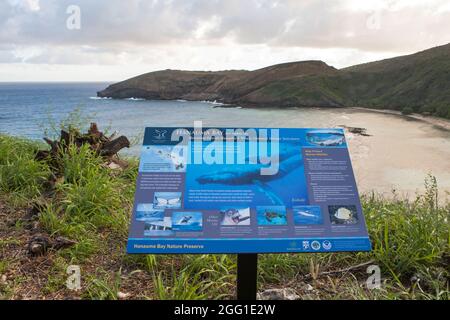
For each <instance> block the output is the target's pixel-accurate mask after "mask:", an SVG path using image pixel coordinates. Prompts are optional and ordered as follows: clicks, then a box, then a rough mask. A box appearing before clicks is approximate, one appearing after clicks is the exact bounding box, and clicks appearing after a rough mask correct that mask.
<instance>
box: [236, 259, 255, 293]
mask: <svg viewBox="0 0 450 320" xmlns="http://www.w3.org/2000/svg"><path fill="white" fill-rule="evenodd" d="M257 275H258V254H256V253H243V254H238V256H237V299H238V300H256V291H257Z"/></svg>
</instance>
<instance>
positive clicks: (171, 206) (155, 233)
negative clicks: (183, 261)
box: [127, 127, 371, 254]
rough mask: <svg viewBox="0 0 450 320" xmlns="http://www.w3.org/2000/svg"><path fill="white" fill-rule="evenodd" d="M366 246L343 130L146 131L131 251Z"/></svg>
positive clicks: (357, 248)
mask: <svg viewBox="0 0 450 320" xmlns="http://www.w3.org/2000/svg"><path fill="white" fill-rule="evenodd" d="M370 248H371V245H370V241H369V237H368V235H367V229H366V225H365V221H364V216H363V213H362V208H361V204H360V201H359V196H358V191H357V188H356V183H355V178H354V175H353V170H352V167H351V163H350V157H349V153H348V149H347V144H346V140H345V136H344V131H343V130H342V129H337V128H333V129H307V128H301V129H293V128H277V129H268V128H259V129H253V128H242V129H232V128H201V127H195V128H146V130H145V135H144V143H143V146H142V151H141V160H140V165H139V175H138V179H137V186H136V195H135V203H134V208H133V215H132V221H131V226H130V232H129V239H128V245H127V252H128V253H152V254H154V253H163V254H164V253H166V254H169V253H271V252H273V253H275V252H336V251H368V250H370Z"/></svg>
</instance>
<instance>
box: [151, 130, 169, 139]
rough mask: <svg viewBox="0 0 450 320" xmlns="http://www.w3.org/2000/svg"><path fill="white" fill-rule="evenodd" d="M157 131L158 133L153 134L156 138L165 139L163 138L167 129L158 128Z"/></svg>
mask: <svg viewBox="0 0 450 320" xmlns="http://www.w3.org/2000/svg"><path fill="white" fill-rule="evenodd" d="M155 133H156V134H155V135H154V136H153V138H155V139H157V140H163V139H165V138H166V133H167V130H158V129H155Z"/></svg>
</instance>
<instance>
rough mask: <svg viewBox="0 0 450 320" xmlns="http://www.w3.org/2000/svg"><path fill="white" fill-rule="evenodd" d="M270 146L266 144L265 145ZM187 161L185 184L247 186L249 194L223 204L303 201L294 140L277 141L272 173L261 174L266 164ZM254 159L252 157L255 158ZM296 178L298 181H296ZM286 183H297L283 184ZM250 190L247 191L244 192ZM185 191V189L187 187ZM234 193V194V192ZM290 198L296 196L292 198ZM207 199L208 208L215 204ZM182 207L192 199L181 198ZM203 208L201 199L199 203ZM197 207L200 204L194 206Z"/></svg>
mask: <svg viewBox="0 0 450 320" xmlns="http://www.w3.org/2000/svg"><path fill="white" fill-rule="evenodd" d="M268 150H270V147H269V148H268ZM250 160H252V159H251V158H247V159H246V162H247V163H246V164H212V165H211V164H210V165H207V164H189V165H188V166H189V170H187V174H186V185H188V186H190V188H191V189H201V190H205V189H208V190H227V191H228V192H231V191H232V190H247V193H251V194H252V196H251V198H248V197H247V198H246V200H243V199H236V200H237V201H236V202H233V200H232V199H231V200H230V199H228V200H225V199H224V200H223V204H224V205H231V206H239V205H240V206H242V205H246V206H247V205H248V206H252V205H253V206H254V205H256V204H262V205H282V206H289V207H290V206H292V205H295V204H297V205H302V204H306V202H307V192H306V181H305V175H304V168H303V159H302V151H301V147H300V146H299V145H298V144H294V143H280V146H279V162H278V172H277V173H276V174H273V175H262V174H261V169H262V168H264V167H269V165H266V164H261V163H255V164H250ZM255 162H256V161H255ZM299 182H300V183H299ZM288 185H296V186H300V187H296V188H286V187H285V186H288ZM248 191H250V192H248ZM187 192H189V191H188V190H187ZM235 195H238V194H237V193H235ZM293 199H296V200H295V202H294V200H293ZM216 205H217V202H216V203H211V208H214V207H216ZM185 208H193V209H194V208H197V207H196V203H195V202H189V197H186V199H185ZM203 208H204V209H206V208H205V203H203ZM198 209H200V207H198Z"/></svg>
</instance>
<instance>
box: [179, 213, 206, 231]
mask: <svg viewBox="0 0 450 320" xmlns="http://www.w3.org/2000/svg"><path fill="white" fill-rule="evenodd" d="M172 222H173V224H172V228H173V230H174V231H202V228H203V214H202V213H201V212H188V211H181V212H174V213H172Z"/></svg>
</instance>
